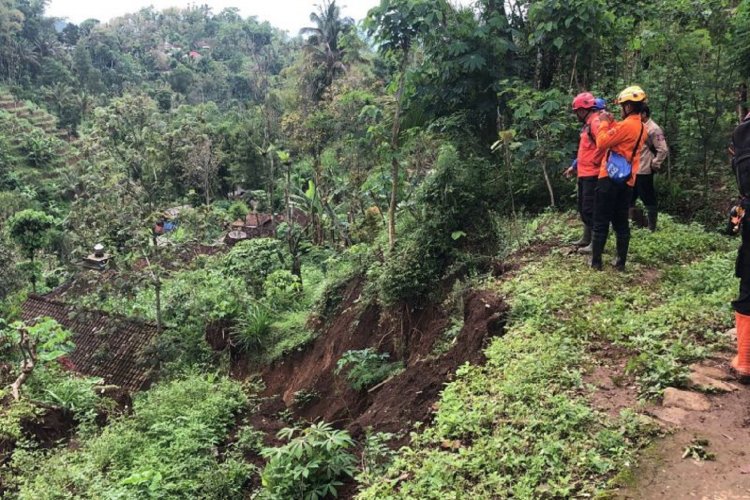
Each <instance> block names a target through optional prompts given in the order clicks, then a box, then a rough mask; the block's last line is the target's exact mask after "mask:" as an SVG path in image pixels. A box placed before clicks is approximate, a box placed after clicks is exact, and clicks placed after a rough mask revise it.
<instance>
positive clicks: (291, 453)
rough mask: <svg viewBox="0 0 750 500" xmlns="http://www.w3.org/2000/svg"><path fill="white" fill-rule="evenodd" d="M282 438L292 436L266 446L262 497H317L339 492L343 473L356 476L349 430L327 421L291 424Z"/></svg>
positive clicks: (312, 499) (311, 499)
mask: <svg viewBox="0 0 750 500" xmlns="http://www.w3.org/2000/svg"><path fill="white" fill-rule="evenodd" d="M279 438H280V439H286V440H289V443H287V444H286V445H284V446H281V447H279V448H266V449H264V450H263V452H262V454H263V456H264V457H265V458H266V459H267V460H268V463H267V464H266V468H265V469H264V470H263V474H262V476H261V477H262V481H263V490H262V492H261V498H264V499H269V500H270V499H277V498H300V499H305V500H317V499H321V498H324V497H327V496H329V495H332V496H336V488H337V487H338V486H341V484H342V483H341V481H340V480H339V479H340V478H341V477H343V476H349V477H353V475H354V472H355V471H356V466H355V464H356V460H355V458H354V455H352V454H351V453H350V452H349V451H348V450H349V449H350V448H352V447H353V445H354V442H353V441H352V439H351V437H350V436H349V434H348V433H347V432H346V431H340V430H335V429H334V428H333V427H331V425H330V424H327V423H325V422H322V423H318V424H313V425H311V426H310V427H308V428H307V429H303V430H300V429H297V428H287V429H282V430H281V431H279Z"/></svg>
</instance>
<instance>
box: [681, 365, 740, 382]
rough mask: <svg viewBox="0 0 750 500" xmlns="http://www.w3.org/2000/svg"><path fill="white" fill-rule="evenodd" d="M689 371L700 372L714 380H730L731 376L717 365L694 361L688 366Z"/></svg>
mask: <svg viewBox="0 0 750 500" xmlns="http://www.w3.org/2000/svg"><path fill="white" fill-rule="evenodd" d="M690 371H692V372H694V373H700V374H701V375H705V376H706V377H710V378H712V379H715V380H732V378H733V377H732V375H731V374H730V373H729V372H727V371H726V370H722V369H721V368H719V367H718V366H705V365H699V364H697V363H696V364H694V365H691V366H690Z"/></svg>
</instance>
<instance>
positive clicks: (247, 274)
mask: <svg viewBox="0 0 750 500" xmlns="http://www.w3.org/2000/svg"><path fill="white" fill-rule="evenodd" d="M287 261H288V259H287V252H286V248H285V247H284V244H283V243H282V242H280V241H278V240H275V239H272V238H255V239H250V240H244V241H240V242H239V243H237V244H236V245H235V246H234V247H233V248H232V250H231V251H230V252H229V254H228V255H227V257H226V260H225V262H224V270H225V272H226V274H228V275H230V276H239V277H241V278H243V279H244V280H245V283H247V286H248V288H249V289H250V290H251V291H253V292H254V293H256V294H260V293H261V291H262V289H263V282H264V281H265V279H266V277H267V276H268V275H270V274H271V273H272V272H274V271H276V270H278V269H283V268H284V265H285V263H286V262H287Z"/></svg>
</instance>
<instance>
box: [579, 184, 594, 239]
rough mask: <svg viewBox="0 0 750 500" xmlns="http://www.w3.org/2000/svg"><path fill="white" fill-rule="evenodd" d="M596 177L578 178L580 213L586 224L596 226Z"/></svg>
mask: <svg viewBox="0 0 750 500" xmlns="http://www.w3.org/2000/svg"><path fill="white" fill-rule="evenodd" d="M596 181H597V178H596V176H595V175H594V176H591V177H579V178H578V213H579V214H580V215H581V220H582V221H583V223H584V224H586V225H587V226H589V227H591V226H592V225H593V224H594V200H595V198H596V193H595V192H596Z"/></svg>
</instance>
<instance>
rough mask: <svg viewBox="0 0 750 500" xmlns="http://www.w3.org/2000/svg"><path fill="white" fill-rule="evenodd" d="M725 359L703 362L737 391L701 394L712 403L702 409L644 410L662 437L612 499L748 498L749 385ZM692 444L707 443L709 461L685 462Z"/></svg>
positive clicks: (655, 408) (749, 490) (749, 475)
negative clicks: (732, 373) (736, 376)
mask: <svg viewBox="0 0 750 500" xmlns="http://www.w3.org/2000/svg"><path fill="white" fill-rule="evenodd" d="M727 361H728V357H721V358H714V359H712V360H708V361H707V362H705V363H703V365H705V366H710V367H711V368H716V369H718V370H720V371H723V372H724V373H725V374H726V380H725V382H727V383H729V384H730V385H731V386H732V387H733V388H734V389H735V390H732V391H730V392H726V393H715V394H710V393H708V394H705V397H706V398H707V400H708V402H710V407H709V408H708V409H707V410H706V411H699V410H690V409H688V410H683V409H680V408H677V409H675V408H666V407H663V406H659V405H653V406H648V407H646V408H644V409H643V411H644V412H645V413H646V414H647V415H651V416H652V417H654V418H655V419H656V421H657V422H659V423H660V424H661V425H662V426H663V427H664V429H665V431H666V433H665V435H664V436H663V437H661V438H658V439H657V440H656V441H655V442H653V443H652V445H651V446H650V447H649V448H647V449H646V450H644V451H643V453H642V454H641V456H640V459H639V464H638V466H637V467H636V468H635V469H634V470H633V471H632V474H631V480H630V481H628V482H629V483H630V484H628V485H627V486H625V487H623V488H621V489H620V490H618V491H616V492H614V497H615V498H618V499H623V500H625V499H627V500H635V499H639V500H641V499H642V500H648V499H670V500H671V499H690V498H697V499H702V500H739V499H745V500H748V499H750V386H747V385H742V384H739V383H737V382H736V381H732V380H731V376H730V374H729V373H728V371H727V369H726V367H727ZM615 399H619V400H621V399H622V398H621V397H618V398H615ZM701 400H702V401H705V399H703V398H701ZM695 440H705V441H707V444H706V445H705V446H704V449H705V451H706V452H708V453H710V454H712V455H713V456H714V459H713V460H696V459H693V458H691V457H688V458H683V454H684V451H685V449H686V448H687V447H688V446H690V445H691V444H693V443H694V442H695Z"/></svg>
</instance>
